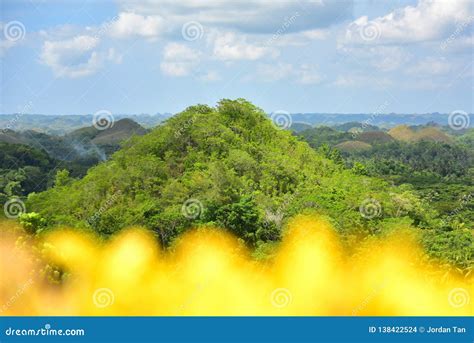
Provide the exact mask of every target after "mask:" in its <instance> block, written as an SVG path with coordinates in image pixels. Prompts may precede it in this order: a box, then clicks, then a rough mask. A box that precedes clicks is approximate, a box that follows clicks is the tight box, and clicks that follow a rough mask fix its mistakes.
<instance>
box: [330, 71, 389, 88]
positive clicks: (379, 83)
mask: <svg viewBox="0 0 474 343" xmlns="http://www.w3.org/2000/svg"><path fill="white" fill-rule="evenodd" d="M332 85H333V86H336V87H341V88H351V87H364V88H371V89H380V88H387V87H390V86H392V85H393V82H392V81H391V80H390V79H388V78H383V77H377V78H372V77H369V76H367V75H363V74H344V75H339V76H338V77H337V78H336V80H335V81H333V82H332Z"/></svg>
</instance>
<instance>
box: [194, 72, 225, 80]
mask: <svg viewBox="0 0 474 343" xmlns="http://www.w3.org/2000/svg"><path fill="white" fill-rule="evenodd" d="M198 78H199V79H200V80H202V81H219V80H220V79H221V77H220V75H219V73H218V72H217V71H215V70H211V71H208V72H205V73H203V74H202V75H199V77H198Z"/></svg>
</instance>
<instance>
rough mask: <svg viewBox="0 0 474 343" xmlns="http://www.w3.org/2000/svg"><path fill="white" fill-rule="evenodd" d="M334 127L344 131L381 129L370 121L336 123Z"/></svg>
mask: <svg viewBox="0 0 474 343" xmlns="http://www.w3.org/2000/svg"><path fill="white" fill-rule="evenodd" d="M333 128H334V129H335V130H338V131H344V132H366V131H380V128H379V127H377V126H375V125H370V124H368V123H359V122H354V121H351V122H348V123H344V124H338V125H334V126H333Z"/></svg>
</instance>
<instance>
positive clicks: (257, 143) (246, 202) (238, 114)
mask: <svg viewBox="0 0 474 343" xmlns="http://www.w3.org/2000/svg"><path fill="white" fill-rule="evenodd" d="M364 144H365V143H364ZM27 208H28V210H29V211H34V212H39V214H40V216H42V217H44V218H45V219H46V222H47V223H48V224H47V225H48V227H54V226H57V225H67V226H73V227H76V228H80V229H86V228H88V229H92V230H94V231H96V232H98V233H100V234H102V235H109V234H112V233H114V232H116V231H118V230H120V229H122V228H125V227H128V226H131V225H143V226H145V227H147V228H149V229H150V230H152V231H154V232H155V233H156V235H157V237H159V239H160V240H161V241H162V243H163V244H165V245H167V244H169V243H171V242H172V241H173V239H174V238H175V237H177V236H178V235H179V234H180V233H182V232H184V231H186V230H187V229H189V228H192V227H195V226H196V225H217V226H218V227H222V228H225V229H227V230H230V231H231V232H232V233H234V234H235V235H237V236H238V237H240V238H241V239H242V240H244V241H245V242H246V243H247V244H249V245H250V246H253V247H256V248H258V249H265V248H264V247H266V246H267V244H271V243H272V242H274V241H277V240H279V238H280V237H281V233H282V230H283V228H284V227H285V223H286V221H287V220H288V219H289V218H291V217H293V216H295V215H297V214H300V213H314V214H319V215H324V216H326V217H327V218H329V219H330V220H331V222H332V223H333V224H334V226H335V227H336V229H337V230H338V231H339V233H340V234H341V235H342V237H344V238H345V239H346V241H347V242H348V243H349V242H352V243H354V242H357V240H356V239H357V238H362V237H366V236H368V235H370V234H373V233H375V232H378V231H383V230H385V229H389V228H393V227H396V226H397V225H402V226H407V225H415V226H417V227H419V228H424V227H434V225H435V222H434V218H436V213H435V212H434V211H433V210H432V209H430V208H429V206H428V204H426V203H424V202H423V201H422V200H421V199H419V198H418V197H417V196H416V195H415V194H414V193H412V192H411V191H410V190H409V189H406V188H397V187H394V186H391V185H389V184H388V183H386V182H384V181H382V180H381V179H378V178H373V177H367V176H364V175H359V174H357V173H355V172H352V171H351V170H348V169H345V168H344V167H343V166H342V165H341V164H339V163H335V162H332V161H331V160H328V159H326V158H324V157H323V156H322V155H320V153H318V152H316V151H315V150H313V149H312V148H310V147H309V146H308V144H307V143H304V142H301V141H299V139H298V138H296V137H294V136H292V134H291V132H289V131H287V130H279V129H277V128H276V127H275V126H274V125H273V123H272V122H271V121H270V120H269V119H268V117H267V116H266V115H265V113H264V112H263V111H262V110H260V109H258V108H256V107H255V106H253V105H252V104H250V103H249V102H247V101H245V100H242V99H238V100H234V101H232V100H222V101H221V102H219V104H218V105H217V106H216V107H215V108H210V107H208V106H205V105H197V106H192V107H189V108H187V109H186V110H185V111H183V112H182V113H180V114H178V115H176V116H174V117H172V118H170V119H169V120H168V121H167V122H166V123H165V124H164V125H162V126H160V127H158V128H155V129H154V130H153V131H151V132H150V133H148V134H147V135H145V136H142V137H135V138H133V139H131V140H130V141H128V142H127V143H126V145H125V146H124V147H123V148H122V149H121V150H119V151H118V152H116V153H115V154H114V155H113V156H112V157H111V158H110V159H109V160H108V161H106V162H104V163H101V164H99V165H98V166H95V167H93V168H91V169H90V170H89V172H88V173H87V175H86V176H85V177H84V178H83V179H81V180H68V179H66V178H65V177H64V175H63V176H62V177H61V182H59V183H57V185H56V186H55V187H53V188H51V189H49V190H47V191H45V192H43V193H37V194H31V195H30V196H29V198H28V201H27Z"/></svg>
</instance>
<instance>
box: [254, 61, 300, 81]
mask: <svg viewBox="0 0 474 343" xmlns="http://www.w3.org/2000/svg"><path fill="white" fill-rule="evenodd" d="M293 71H294V70H293V65H291V64H289V63H281V62H279V63H272V64H259V65H258V66H257V74H258V77H259V79H261V80H264V81H279V80H283V79H286V78H288V77H289V76H291V75H292V74H293Z"/></svg>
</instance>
